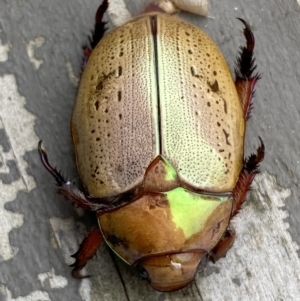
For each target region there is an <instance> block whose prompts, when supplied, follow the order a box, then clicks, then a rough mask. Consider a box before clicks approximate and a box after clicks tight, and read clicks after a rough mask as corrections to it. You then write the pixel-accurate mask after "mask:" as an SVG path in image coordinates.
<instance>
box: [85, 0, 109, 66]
mask: <svg viewBox="0 0 300 301" xmlns="http://www.w3.org/2000/svg"><path fill="white" fill-rule="evenodd" d="M107 8H108V0H103V2H102V4H101V5H100V6H99V7H98V10H97V12H96V15H95V28H94V32H93V36H92V38H90V39H89V40H90V46H84V47H83V52H84V62H83V66H84V67H85V65H86V63H87V61H88V59H89V57H90V55H91V53H92V51H93V49H94V48H95V47H96V46H97V44H98V43H99V42H100V40H101V39H102V37H103V35H104V33H105V31H106V28H105V25H106V22H103V16H104V13H105V12H106V10H107Z"/></svg>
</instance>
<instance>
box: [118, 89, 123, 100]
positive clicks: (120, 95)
mask: <svg viewBox="0 0 300 301" xmlns="http://www.w3.org/2000/svg"><path fill="white" fill-rule="evenodd" d="M121 100H122V91H118V101H121Z"/></svg>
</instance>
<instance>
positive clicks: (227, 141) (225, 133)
mask: <svg viewBox="0 0 300 301" xmlns="http://www.w3.org/2000/svg"><path fill="white" fill-rule="evenodd" d="M223 133H224V135H225V139H226V144H227V145H231V144H230V142H229V140H228V138H229V134H228V133H227V132H226V131H225V130H224V129H223Z"/></svg>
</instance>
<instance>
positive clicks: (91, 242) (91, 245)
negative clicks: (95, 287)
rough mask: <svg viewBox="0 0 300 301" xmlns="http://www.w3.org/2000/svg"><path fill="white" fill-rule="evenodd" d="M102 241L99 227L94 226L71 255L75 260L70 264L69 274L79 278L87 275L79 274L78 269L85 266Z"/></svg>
mask: <svg viewBox="0 0 300 301" xmlns="http://www.w3.org/2000/svg"><path fill="white" fill-rule="evenodd" d="M102 242H103V237H102V234H101V232H100V230H99V228H95V229H93V230H92V231H91V232H90V233H89V234H88V236H87V237H86V238H85V239H84V240H83V241H82V243H81V244H80V246H79V250H78V251H77V252H76V253H75V254H73V255H71V257H73V258H75V259H76V260H75V262H74V263H73V264H71V265H70V266H71V267H73V270H72V273H71V274H72V276H73V277H74V278H77V279H81V278H87V277H89V276H88V275H87V276H83V275H81V274H80V271H81V270H82V269H83V268H84V267H85V265H86V264H87V262H88V261H89V260H90V259H92V258H93V257H94V255H95V254H96V252H97V250H98V249H99V247H100V246H101V244H102Z"/></svg>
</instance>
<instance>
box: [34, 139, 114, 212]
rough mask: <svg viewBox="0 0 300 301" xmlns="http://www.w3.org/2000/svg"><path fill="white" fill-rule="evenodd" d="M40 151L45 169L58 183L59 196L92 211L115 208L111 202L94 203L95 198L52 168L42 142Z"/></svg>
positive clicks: (39, 146) (39, 145)
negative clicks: (87, 194)
mask: <svg viewBox="0 0 300 301" xmlns="http://www.w3.org/2000/svg"><path fill="white" fill-rule="evenodd" d="M38 151H39V155H40V158H41V161H42V163H43V165H44V167H45V168H46V169H47V170H48V172H49V173H50V174H51V175H52V176H53V177H54V179H55V181H56V185H57V188H58V193H59V194H61V195H63V196H64V197H65V198H66V199H68V200H70V201H71V202H72V203H74V204H75V205H77V206H79V207H81V208H83V209H87V210H91V211H98V210H105V209H109V208H111V207H114V206H112V204H111V203H110V202H107V203H105V202H104V200H103V202H101V203H94V202H92V201H93V198H90V197H88V196H86V195H85V194H84V193H83V192H82V191H81V190H79V189H78V188H77V187H76V186H75V185H74V184H73V183H72V182H70V181H66V180H65V179H64V177H63V176H62V175H61V174H60V172H58V171H57V170H56V168H54V167H52V166H51V165H50V163H49V162H48V156H47V153H46V152H45V151H44V150H43V149H42V141H40V142H39V144H38Z"/></svg>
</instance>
